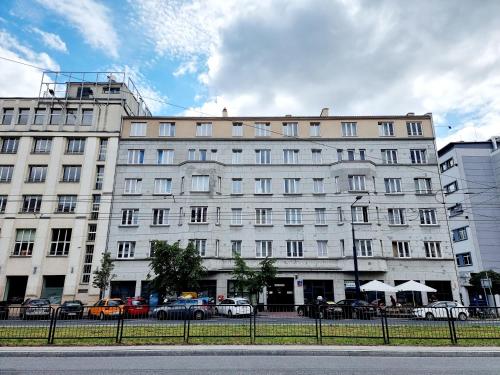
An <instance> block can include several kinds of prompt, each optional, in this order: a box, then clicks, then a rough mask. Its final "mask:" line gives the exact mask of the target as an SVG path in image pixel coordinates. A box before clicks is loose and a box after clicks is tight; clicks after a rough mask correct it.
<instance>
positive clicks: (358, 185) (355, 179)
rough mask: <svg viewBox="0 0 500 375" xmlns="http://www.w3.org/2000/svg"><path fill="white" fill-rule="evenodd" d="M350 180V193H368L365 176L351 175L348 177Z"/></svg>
mask: <svg viewBox="0 0 500 375" xmlns="http://www.w3.org/2000/svg"><path fill="white" fill-rule="evenodd" d="M348 179H349V190H350V191H366V186H365V176H363V175H351V176H349V177H348Z"/></svg>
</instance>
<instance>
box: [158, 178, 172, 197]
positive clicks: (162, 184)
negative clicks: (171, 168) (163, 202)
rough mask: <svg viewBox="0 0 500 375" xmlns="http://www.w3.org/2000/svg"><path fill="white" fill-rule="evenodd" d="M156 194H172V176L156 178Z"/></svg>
mask: <svg viewBox="0 0 500 375" xmlns="http://www.w3.org/2000/svg"><path fill="white" fill-rule="evenodd" d="M154 194H155V195H170V194H172V179H171V178H155V181H154Z"/></svg>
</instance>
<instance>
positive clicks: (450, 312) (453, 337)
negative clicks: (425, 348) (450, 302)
mask: <svg viewBox="0 0 500 375" xmlns="http://www.w3.org/2000/svg"><path fill="white" fill-rule="evenodd" d="M446 314H447V315H448V326H449V328H450V339H451V343H452V344H456V343H457V342H458V340H457V332H456V330H455V321H454V319H453V307H452V308H451V309H450V310H448V309H446ZM457 316H458V315H457Z"/></svg>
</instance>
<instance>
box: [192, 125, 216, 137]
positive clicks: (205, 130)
mask: <svg viewBox="0 0 500 375" xmlns="http://www.w3.org/2000/svg"><path fill="white" fill-rule="evenodd" d="M196 136H197V137H211V136H212V123H211V122H200V123H198V124H196Z"/></svg>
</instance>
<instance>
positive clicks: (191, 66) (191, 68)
mask: <svg viewBox="0 0 500 375" xmlns="http://www.w3.org/2000/svg"><path fill="white" fill-rule="evenodd" d="M197 64H198V61H197V59H196V58H192V59H191V60H188V61H184V62H182V63H181V64H180V65H179V67H178V68H177V69H176V70H175V71H174V73H173V75H174V77H181V76H183V75H185V74H187V73H196V71H197Z"/></svg>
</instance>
